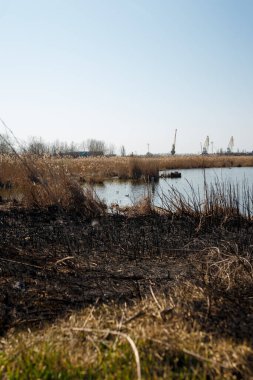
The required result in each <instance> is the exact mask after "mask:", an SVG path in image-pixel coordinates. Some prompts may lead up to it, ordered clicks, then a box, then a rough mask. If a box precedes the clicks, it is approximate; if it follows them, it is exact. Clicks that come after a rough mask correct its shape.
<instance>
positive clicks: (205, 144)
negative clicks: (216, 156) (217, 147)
mask: <svg viewBox="0 0 253 380" xmlns="http://www.w3.org/2000/svg"><path fill="white" fill-rule="evenodd" d="M208 150H209V136H206V139H205V143H204V145H203V150H202V154H208Z"/></svg>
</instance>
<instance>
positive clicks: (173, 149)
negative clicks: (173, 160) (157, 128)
mask: <svg viewBox="0 0 253 380" xmlns="http://www.w3.org/2000/svg"><path fill="white" fill-rule="evenodd" d="M176 138H177V129H176V130H175V136H174V141H173V144H172V148H171V154H172V156H173V155H174V154H175V153H176Z"/></svg>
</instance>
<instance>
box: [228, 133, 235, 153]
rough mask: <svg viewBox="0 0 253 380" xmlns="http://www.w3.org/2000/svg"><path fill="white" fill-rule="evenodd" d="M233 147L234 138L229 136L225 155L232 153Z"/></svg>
mask: <svg viewBox="0 0 253 380" xmlns="http://www.w3.org/2000/svg"><path fill="white" fill-rule="evenodd" d="M233 147H234V137H233V136H231V137H230V140H229V144H228V147H227V153H228V154H229V153H232V151H233Z"/></svg>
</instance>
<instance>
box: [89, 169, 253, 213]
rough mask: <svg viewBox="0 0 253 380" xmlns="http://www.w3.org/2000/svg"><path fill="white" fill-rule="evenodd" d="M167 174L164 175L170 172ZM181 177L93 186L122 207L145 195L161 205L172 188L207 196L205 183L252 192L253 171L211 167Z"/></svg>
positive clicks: (184, 172) (118, 181)
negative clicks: (235, 187) (154, 181)
mask: <svg viewBox="0 0 253 380" xmlns="http://www.w3.org/2000/svg"><path fill="white" fill-rule="evenodd" d="M168 172H171V171H164V172H161V173H168ZM179 172H180V173H181V174H182V176H181V178H173V179H172V178H166V179H165V178H160V180H159V182H157V183H155V184H153V186H151V184H147V183H143V182H135V181H121V180H118V179H114V180H108V181H105V183H104V185H102V186H101V185H99V186H98V185H97V186H95V187H94V189H95V192H96V194H97V196H98V197H99V198H100V199H101V200H104V201H105V203H106V204H107V205H108V206H109V205H111V204H118V205H119V206H130V205H133V204H134V203H136V202H138V201H139V200H140V199H142V198H143V197H144V196H146V195H148V193H149V194H152V195H153V202H154V204H155V205H157V206H160V205H161V202H162V197H163V196H165V197H166V194H168V192H169V189H171V186H173V188H175V189H176V190H178V191H179V192H180V193H182V194H184V195H185V196H186V197H187V195H190V194H192V190H193V191H194V192H196V193H199V194H200V197H202V196H204V183H205V181H206V184H207V185H208V186H210V185H211V184H215V183H216V184H217V183H219V184H225V185H226V184H231V185H235V186H237V188H238V190H239V193H240V194H242V193H243V189H245V188H248V189H249V190H250V192H251V194H252V193H253V168H252V167H245V168H244V167H240V168H210V169H182V170H179Z"/></svg>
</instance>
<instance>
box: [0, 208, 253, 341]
mask: <svg viewBox="0 0 253 380" xmlns="http://www.w3.org/2000/svg"><path fill="white" fill-rule="evenodd" d="M0 229H1V240H0V334H1V335H4V334H5V333H6V332H7V331H8V330H9V329H10V328H13V327H15V328H18V329H19V328H20V329H22V328H26V327H27V326H41V325H43V324H44V323H47V322H51V321H54V320H56V319H57V318H58V317H62V316H65V315H67V314H68V313H70V312H72V311H74V310H78V309H80V308H82V307H85V306H86V305H90V304H95V303H96V304H99V303H101V302H117V303H119V302H132V301H133V300H138V299H143V298H145V297H146V296H150V285H151V286H152V289H153V290H154V291H155V292H156V294H157V295H159V294H161V295H162V294H165V295H166V294H170V292H171V290H172V289H173V288H175V287H179V288H180V286H182V287H183V286H184V284H185V283H187V282H190V283H192V284H194V285H196V286H199V287H201V288H202V289H203V290H204V294H206V297H207V299H208V300H209V301H208V302H209V303H210V299H211V304H212V306H211V307H210V304H208V302H207V301H206V300H205V298H203V300H200V301H199V300H198V301H195V302H187V296H186V297H185V301H184V300H181V301H180V302H181V303H182V304H183V303H185V305H184V306H185V309H184V310H185V313H186V317H187V316H188V317H187V318H188V319H189V318H193V319H197V320H198V322H199V323H200V325H201V326H202V328H204V329H206V330H208V331H210V332H213V333H216V334H223V335H226V336H231V337H233V338H234V339H237V340H238V341H244V340H248V341H250V342H251V343H252V337H253V305H252V304H253V299H252V295H253V285H252V277H251V280H249V279H248V277H247V279H245V281H244V279H243V278H240V279H239V281H238V284H237V282H236V281H235V284H234V285H233V286H230V287H229V289H227V288H226V287H223V286H219V284H218V285H217V283H216V282H217V281H216V282H215V281H214V283H213V282H212V277H210V276H209V279H208V281H207V280H206V279H205V274H206V268H207V263H208V260H209V258H210V256H209V255H208V252H209V251H208V249H209V248H210V247H223V249H224V247H227V242H229V248H230V250H231V249H234V248H231V247H236V250H237V252H239V253H240V255H242V256H243V255H246V254H247V258H248V260H251V263H252V261H253V260H252V256H253V254H252V247H253V234H252V232H253V223H252V221H249V220H246V219H244V218H230V219H227V220H226V221H224V219H223V218H222V216H221V217H220V218H219V217H218V218H216V219H210V218H206V219H205V218H204V219H203V220H202V222H201V224H200V221H199V219H198V218H195V217H193V216H190V215H180V216H178V217H177V216H173V217H171V216H166V215H157V214H151V215H145V216H141V215H139V216H135V217H127V216H123V215H104V216H101V217H98V218H96V219H92V218H86V217H85V215H83V214H82V213H81V212H77V211H67V210H63V209H61V208H58V207H50V208H46V209H29V210H27V209H22V208H10V209H8V210H7V209H2V210H0ZM226 249H227V248H226ZM228 251H229V250H228ZM246 269H247V270H248V268H246ZM176 301H177V300H176ZM189 315H190V317H189Z"/></svg>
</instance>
